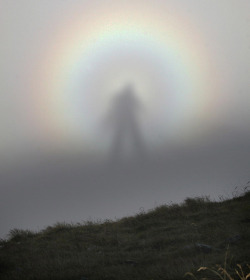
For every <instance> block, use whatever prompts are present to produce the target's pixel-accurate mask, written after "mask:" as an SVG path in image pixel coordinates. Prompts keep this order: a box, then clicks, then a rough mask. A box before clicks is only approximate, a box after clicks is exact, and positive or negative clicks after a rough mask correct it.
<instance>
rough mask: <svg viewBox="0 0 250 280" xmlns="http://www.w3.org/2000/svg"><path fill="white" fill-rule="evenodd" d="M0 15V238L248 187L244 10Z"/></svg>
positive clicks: (125, 8)
mask: <svg viewBox="0 0 250 280" xmlns="http://www.w3.org/2000/svg"><path fill="white" fill-rule="evenodd" d="M0 6H1V10H0V26H1V27H0V36H1V44H0V57H1V66H0V79H1V80H0V116H1V118H0V132H1V141H0V167H1V169H0V236H6V234H7V233H8V231H9V230H10V229H11V228H24V229H26V228H29V229H33V230H38V229H42V228H44V227H45V226H47V225H50V224H53V223H55V222H58V221H66V222H71V221H72V222H81V221H83V220H87V219H93V220H97V219H106V218H112V219H114V218H116V217H117V218H119V217H122V216H126V215H132V214H134V213H136V212H138V211H139V210H140V209H141V207H143V208H144V209H145V210H147V209H150V208H153V207H155V206H157V205H159V204H161V203H169V202H171V201H173V202H180V201H182V200H183V199H184V198H186V197H187V196H199V195H210V196H211V197H212V198H215V199H218V197H219V195H224V196H227V195H230V194H231V193H232V190H233V188H234V187H235V186H243V185H244V184H246V183H247V182H248V181H249V180H250V110H249V107H250V94H249V85H250V77H249V76H250V69H249V65H250V16H249V14H250V2H249V1H248V0H235V1H233V0H221V1H217V0H210V1H199V0H186V1H185V0H182V1H181V0H180V1H167V0H165V1H160V0H159V1H158V0H157V1H155V0H154V1H138V0H136V1H77V0H75V1H67V0H64V1H63V0H54V1H47V0H41V1H39V0H37V1H27V0H22V1H17V0H16V1H14V0H13V1H12V0H9V1H4V0H2V1H0ZM129 87H131V88H130V91H131V92H132V94H131V95H130V97H129V94H127V93H128V91H129V90H128V88H129ZM131 96H133V97H131Z"/></svg>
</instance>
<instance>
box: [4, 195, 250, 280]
mask: <svg viewBox="0 0 250 280" xmlns="http://www.w3.org/2000/svg"><path fill="white" fill-rule="evenodd" d="M226 253H227V265H226V267H227V268H226V269H227V272H228V273H230V275H232V277H233V278H234V279H239V277H238V276H237V275H236V272H235V268H236V265H237V264H240V265H241V266H242V268H243V271H244V273H245V274H247V273H248V272H249V267H247V264H249V262H250V192H245V193H244V195H241V196H238V197H234V198H232V199H229V200H221V201H220V202H214V201H210V200H209V199H208V198H187V199H186V200H185V201H184V202H183V203H182V204H180V205H177V204H172V205H163V206H160V207H157V208H156V209H154V210H151V211H149V212H147V213H145V212H140V213H139V214H137V215H136V216H134V217H126V218H123V219H121V220H118V221H109V220H107V221H104V222H102V223H93V222H86V223H84V224H76V225H72V224H56V225H54V226H51V227H48V228H46V229H45V230H43V231H40V232H37V233H34V232H31V231H28V230H27V231H23V230H17V229H14V230H12V231H11V232H10V233H9V238H8V239H7V240H1V242H0V279H2V280H4V279H11V280H15V279H25V280H29V279H37V280H38V279H41V280H46V279H53V280H56V279H62V280H66V279H67V280H69V279H72V280H74V279H75V280H86V279H88V280H96V279H108V280H112V279H121V280H123V279H124V280H125V279H126V280H128V279H129V280H133V279H135V280H136V279H148V280H156V279H184V278H185V279H190V278H191V276H190V275H186V276H185V277H184V275H185V273H186V272H190V273H193V274H194V275H195V277H197V279H201V278H202V277H209V275H213V276H211V277H210V278H209V279H219V278H218V277H217V276H216V275H215V274H211V273H212V272H211V273H210V272H209V271H208V270H205V269H200V270H201V271H200V272H197V269H199V268H200V267H210V268H212V267H214V266H215V265H216V264H221V265H222V266H223V265H224V261H225V255H226ZM209 273H210V274H209ZM216 277H217V278H216ZM221 279H224V278H221ZM225 279H228V278H225ZM242 279H244V278H242Z"/></svg>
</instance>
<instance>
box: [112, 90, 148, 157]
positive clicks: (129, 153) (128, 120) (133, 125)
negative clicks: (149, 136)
mask: <svg viewBox="0 0 250 280" xmlns="http://www.w3.org/2000/svg"><path fill="white" fill-rule="evenodd" d="M141 108H142V106H141V103H140V101H139V100H138V98H137V96H136V95H135V93H134V90H133V87H132V86H131V85H128V86H126V87H125V88H124V89H123V90H122V91H121V92H120V93H119V94H118V95H117V96H116V97H115V98H114V100H113V103H112V106H111V110H110V112H109V116H108V124H109V127H110V128H111V135H112V143H111V159H112V160H122V159H124V158H128V157H129V158H133V159H142V158H143V157H145V145H144V141H143V137H142V133H141V129H140V125H139V120H138V114H139V112H140V110H141Z"/></svg>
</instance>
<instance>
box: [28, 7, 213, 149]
mask: <svg viewBox="0 0 250 280" xmlns="http://www.w3.org/2000/svg"><path fill="white" fill-rule="evenodd" d="M74 8H75V9H74V10H73V11H72V15H74V18H73V19H72V18H68V19H65V22H63V23H60V28H58V29H57V33H56V34H55V35H54V36H53V38H52V39H51V40H50V42H49V44H48V48H47V51H46V52H45V54H44V55H43V56H42V59H41V62H40V64H39V65H40V66H39V71H38V72H37V73H35V77H34V79H33V80H34V84H36V87H37V85H39V91H38V92H37V93H36V94H35V95H34V98H35V102H36V104H37V106H36V108H35V111H36V112H35V114H36V116H37V120H36V121H37V122H38V123H39V124H38V126H39V127H41V130H42V131H43V134H44V135H46V136H48V138H49V139H50V141H54V142H55V143H58V141H64V140H65V141H67V140H68V141H73V143H77V142H78V143H81V144H82V145H83V146H84V147H86V148H88V147H89V145H92V146H93V145H94V146H102V143H100V142H102V141H100V137H99V136H98V133H97V131H98V123H99V122H100V121H101V119H102V118H103V116H105V114H106V113H107V112H108V110H109V107H110V104H111V102H112V98H113V96H114V94H116V92H118V91H119V89H121V87H122V86H123V85H124V84H125V83H126V82H129V83H130V82H132V83H133V84H134V85H135V88H136V93H137V94H138V96H139V99H140V100H141V102H142V103H143V105H144V106H145V111H146V112H147V113H146V115H147V116H146V117H145V123H144V126H146V123H147V124H149V123H150V125H151V127H152V128H154V129H155V133H156V134H157V133H158V134H157V135H159V133H161V139H162V137H163V139H167V138H168V137H169V138H171V137H172V138H173V139H176V138H177V137H182V138H185V137H187V135H191V134H192V135H193V136H194V135H195V132H196V131H198V130H199V129H202V127H204V122H206V121H207V120H208V119H209V118H210V117H211V109H212V108H213V107H214V106H215V104H214V101H215V99H216V98H215V94H216V91H215V85H214V84H213V83H212V82H211V79H210V75H209V71H211V65H210V62H209V55H208V53H207V52H206V49H205V47H204V46H203V42H202V36H201V34H198V32H197V31H196V28H194V26H192V24H191V22H190V21H188V20H187V18H185V17H184V16H183V15H180V14H179V15H178V16H177V15H176V14H171V13H167V14H166V12H165V10H161V8H160V7H155V6H154V5H153V4H148V5H147V6H146V7H144V9H143V11H140V12H138V11H137V9H136V8H135V7H134V6H130V5H127V6H126V5H125V4H124V5H121V4H120V5H119V4H114V5H113V6H112V9H111V8H110V7H107V6H104V5H97V3H95V2H94V3H93V4H92V5H90V6H89V7H87V9H86V7H85V8H84V7H81V6H75V7H74ZM157 129H158V132H157ZM145 131H146V132H145V135H147V136H146V138H147V137H148V138H150V137H151V136H152V135H153V133H152V130H151V131H149V130H148V132H147V129H146V130H145ZM151 138H152V139H151V140H150V141H151V142H154V143H156V142H157V141H156V140H155V139H154V136H152V137H151Z"/></svg>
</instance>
